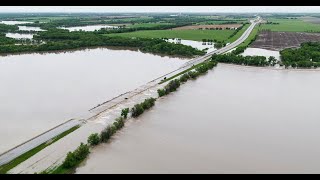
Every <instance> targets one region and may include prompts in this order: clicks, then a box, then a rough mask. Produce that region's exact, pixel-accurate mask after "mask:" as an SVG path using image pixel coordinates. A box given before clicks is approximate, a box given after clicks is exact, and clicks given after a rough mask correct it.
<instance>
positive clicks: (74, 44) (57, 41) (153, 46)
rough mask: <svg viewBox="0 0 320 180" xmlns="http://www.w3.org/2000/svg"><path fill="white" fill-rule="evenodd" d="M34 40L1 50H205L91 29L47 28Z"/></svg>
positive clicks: (182, 52)
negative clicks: (113, 48) (107, 47)
mask: <svg viewBox="0 0 320 180" xmlns="http://www.w3.org/2000/svg"><path fill="white" fill-rule="evenodd" d="M34 39H35V40H38V41H44V42H46V43H44V44H38V45H20V46H16V45H0V53H17V52H42V51H54V50H66V49H76V48H81V47H97V46H122V47H137V48H139V49H140V50H141V51H143V52H150V53H158V54H164V55H180V56H184V57H193V56H196V55H204V54H205V52H204V51H201V50H198V49H195V48H193V47H191V46H186V45H183V44H173V43H169V42H166V41H165V40H162V39H150V38H125V37H109V36H103V35H100V34H95V33H93V32H69V31H68V30H63V29H50V30H48V31H42V32H39V33H38V34H36V35H34Z"/></svg>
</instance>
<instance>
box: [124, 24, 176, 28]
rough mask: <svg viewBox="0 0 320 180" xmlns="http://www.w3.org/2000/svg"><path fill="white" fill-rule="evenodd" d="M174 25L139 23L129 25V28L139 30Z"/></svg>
mask: <svg viewBox="0 0 320 180" xmlns="http://www.w3.org/2000/svg"><path fill="white" fill-rule="evenodd" d="M170 24H172V23H138V24H128V25H127V26H126V27H128V28H139V27H156V26H161V25H170Z"/></svg>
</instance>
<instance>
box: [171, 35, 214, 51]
mask: <svg viewBox="0 0 320 180" xmlns="http://www.w3.org/2000/svg"><path fill="white" fill-rule="evenodd" d="M168 42H172V43H176V44H183V45H187V46H191V47H193V48H196V49H199V50H204V49H206V48H208V50H207V53H209V52H212V51H214V50H216V48H214V43H210V44H209V43H207V42H206V43H204V42H200V41H191V40H184V39H177V38H175V39H168Z"/></svg>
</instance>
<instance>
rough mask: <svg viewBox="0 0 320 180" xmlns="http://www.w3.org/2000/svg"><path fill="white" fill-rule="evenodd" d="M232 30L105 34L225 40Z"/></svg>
mask: <svg viewBox="0 0 320 180" xmlns="http://www.w3.org/2000/svg"><path fill="white" fill-rule="evenodd" d="M233 32H234V30H152V31H135V32H132V33H118V34H106V36H113V37H114V36H121V37H142V38H181V39H185V40H194V41H202V39H216V40H218V41H225V40H227V39H228V38H229V36H230V35H231V34H232V33H233Z"/></svg>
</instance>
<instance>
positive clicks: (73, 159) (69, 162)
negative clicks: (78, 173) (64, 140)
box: [62, 152, 77, 168]
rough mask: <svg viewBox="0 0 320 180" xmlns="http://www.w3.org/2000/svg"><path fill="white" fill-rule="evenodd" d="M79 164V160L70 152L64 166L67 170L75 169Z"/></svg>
mask: <svg viewBox="0 0 320 180" xmlns="http://www.w3.org/2000/svg"><path fill="white" fill-rule="evenodd" d="M76 164H77V159H76V157H75V155H74V153H72V152H68V154H67V157H66V158H65V160H64V162H63V164H62V166H63V167H65V168H71V167H74V166H75V165H76Z"/></svg>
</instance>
